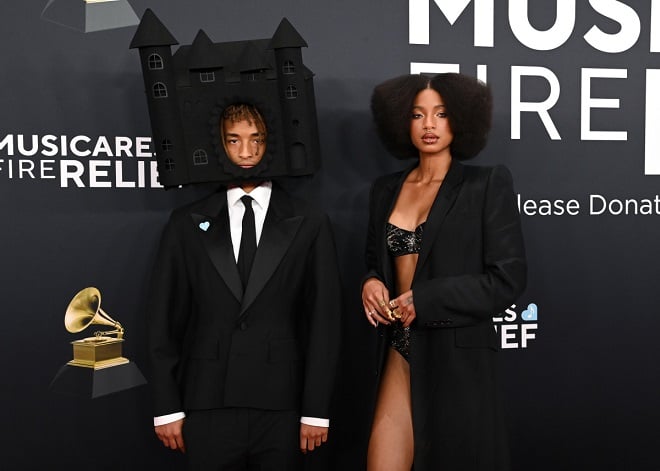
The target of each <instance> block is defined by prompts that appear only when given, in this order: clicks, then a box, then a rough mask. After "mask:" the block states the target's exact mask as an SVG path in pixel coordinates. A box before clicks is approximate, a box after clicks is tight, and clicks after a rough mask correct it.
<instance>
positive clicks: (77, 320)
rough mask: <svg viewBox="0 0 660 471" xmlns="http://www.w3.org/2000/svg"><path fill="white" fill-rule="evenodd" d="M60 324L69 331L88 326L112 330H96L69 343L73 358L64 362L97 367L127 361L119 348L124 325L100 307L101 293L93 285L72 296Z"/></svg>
mask: <svg viewBox="0 0 660 471" xmlns="http://www.w3.org/2000/svg"><path fill="white" fill-rule="evenodd" d="M64 325H65V327H66V330H68V331H69V332H71V333H72V334H76V333H78V332H82V331H83V330H85V329H86V328H87V327H89V326H90V325H106V326H110V327H113V330H106V331H103V332H102V331H96V332H94V336H93V337H86V338H84V339H81V340H74V341H73V342H71V345H73V360H71V361H70V362H68V363H67V364H68V365H72V366H81V367H84V368H94V369H95V370H99V369H101V368H108V367H110V366H117V365H123V364H125V363H128V359H127V358H124V357H123V356H122V349H121V347H122V342H123V341H124V328H123V327H122V326H121V324H120V323H119V322H117V321H116V320H114V319H113V318H112V317H110V316H109V315H108V314H107V313H106V312H105V311H104V310H103V309H101V292H100V291H99V290H98V289H97V288H94V287H89V288H85V289H83V290H81V291H79V292H78V294H76V295H75V296H74V297H73V299H72V300H71V302H70V303H69V307H67V309H66V314H65V315H64ZM111 335H113V336H114V337H111Z"/></svg>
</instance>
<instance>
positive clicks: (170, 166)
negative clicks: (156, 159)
mask: <svg viewBox="0 0 660 471" xmlns="http://www.w3.org/2000/svg"><path fill="white" fill-rule="evenodd" d="M163 166H164V167H165V170H166V171H168V172H173V171H174V167H176V164H175V163H174V160H173V159H170V158H167V159H165V160H163Z"/></svg>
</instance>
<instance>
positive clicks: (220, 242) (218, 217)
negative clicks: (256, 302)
mask: <svg viewBox="0 0 660 471" xmlns="http://www.w3.org/2000/svg"><path fill="white" fill-rule="evenodd" d="M194 209H195V210H196V211H199V212H191V214H190V216H191V218H192V220H193V223H194V224H195V226H196V227H197V230H198V232H199V235H200V237H201V239H202V243H203V244H204V248H205V250H206V252H207V254H208V256H209V258H210V259H211V262H212V263H213V266H214V267H215V269H216V270H217V271H218V273H219V274H220V276H221V277H222V279H223V280H224V282H225V283H226V284H227V286H228V287H229V290H230V291H231V292H232V294H233V295H234V297H236V299H237V300H239V301H240V300H241V298H242V296H243V287H242V284H241V279H240V277H239V274H238V268H237V267H236V260H235V258H234V249H233V247H232V244H231V233H230V230H229V213H228V212H227V193H226V192H225V191H218V192H217V193H214V194H213V195H211V196H210V197H209V198H207V199H206V200H205V201H204V202H202V204H201V206H199V207H197V208H194Z"/></svg>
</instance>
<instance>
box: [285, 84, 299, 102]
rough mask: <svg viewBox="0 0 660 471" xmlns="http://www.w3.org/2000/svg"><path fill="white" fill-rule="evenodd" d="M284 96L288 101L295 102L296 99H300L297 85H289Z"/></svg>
mask: <svg viewBox="0 0 660 471" xmlns="http://www.w3.org/2000/svg"><path fill="white" fill-rule="evenodd" d="M284 96H285V97H286V99H287V100H293V99H295V98H298V89H297V88H296V86H295V85H289V86H288V87H286V90H285V91H284Z"/></svg>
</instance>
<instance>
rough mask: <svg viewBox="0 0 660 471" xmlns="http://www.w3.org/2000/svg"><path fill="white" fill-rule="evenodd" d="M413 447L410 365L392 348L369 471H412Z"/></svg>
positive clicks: (373, 430) (380, 393) (374, 427)
mask: <svg viewBox="0 0 660 471" xmlns="http://www.w3.org/2000/svg"><path fill="white" fill-rule="evenodd" d="M413 446H414V444H413V428H412V407H411V402H410V366H409V365H408V362H407V361H406V360H405V359H404V358H403V357H402V356H401V354H400V353H399V352H397V351H396V350H394V349H390V350H389V352H388V354H387V361H386V363H385V371H384V372H383V378H382V380H381V383H380V388H379V390H378V400H377V402H376V412H375V414H374V422H373V424H372V426H371V437H370V439H369V449H368V452H367V471H410V469H411V468H412V465H413Z"/></svg>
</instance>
